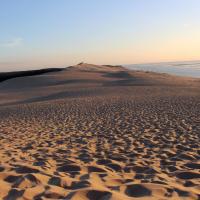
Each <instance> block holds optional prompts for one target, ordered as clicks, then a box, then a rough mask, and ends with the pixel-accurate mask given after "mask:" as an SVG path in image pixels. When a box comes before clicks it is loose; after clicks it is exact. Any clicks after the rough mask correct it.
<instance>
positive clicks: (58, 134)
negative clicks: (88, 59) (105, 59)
mask: <svg viewBox="0 0 200 200" xmlns="http://www.w3.org/2000/svg"><path fill="white" fill-rule="evenodd" d="M199 86H200V81H199V79H192V78H182V77H175V76H170V75H167V74H157V73H150V72H148V73H147V72H140V71H128V70H126V69H124V68H123V67H121V66H107V65H104V66H97V65H89V64H85V63H81V64H79V65H76V66H73V67H70V68H67V69H65V70H62V71H59V72H53V73H48V74H42V75H39V76H31V77H19V78H15V79H10V80H7V81H4V82H2V83H0V133H1V134H0V156H1V159H0V186H1V187H0V199H4V200H10V199H11V200H13V199H24V200H28V199H35V200H39V199H65V200H69V199H72V200H88V199H89V200H129V199H130V200H131V199H147V200H148V199H159V200H161V199H162V200H164V199H200V138H199V134H200V87H199Z"/></svg>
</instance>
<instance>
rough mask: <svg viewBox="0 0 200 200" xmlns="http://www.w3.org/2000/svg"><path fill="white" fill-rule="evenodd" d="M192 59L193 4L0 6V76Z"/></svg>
mask: <svg viewBox="0 0 200 200" xmlns="http://www.w3.org/2000/svg"><path fill="white" fill-rule="evenodd" d="M193 59H195V60H196V59H200V1H199V0H0V71H10V70H23V69H32V68H42V67H54V66H55V67H56V66H68V65H72V64H76V63H78V62H81V61H85V62H89V63H96V64H129V63H143V62H160V61H174V60H193Z"/></svg>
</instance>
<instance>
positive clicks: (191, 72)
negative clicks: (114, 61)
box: [124, 61, 200, 78]
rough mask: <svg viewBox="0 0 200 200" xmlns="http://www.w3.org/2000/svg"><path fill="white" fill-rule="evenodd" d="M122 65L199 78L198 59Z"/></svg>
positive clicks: (132, 68)
mask: <svg viewBox="0 0 200 200" xmlns="http://www.w3.org/2000/svg"><path fill="white" fill-rule="evenodd" d="M124 67H126V68H128V69H131V70H142V71H152V72H158V73H168V74H172V75H178V76H188V77H195V78H200V61H184V62H162V63H149V64H131V65H124Z"/></svg>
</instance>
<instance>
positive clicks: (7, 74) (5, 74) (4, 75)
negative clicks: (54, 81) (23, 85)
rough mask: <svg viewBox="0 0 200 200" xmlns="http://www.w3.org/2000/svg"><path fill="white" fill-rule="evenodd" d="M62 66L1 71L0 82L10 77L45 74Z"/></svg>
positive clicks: (60, 69)
mask: <svg viewBox="0 0 200 200" xmlns="http://www.w3.org/2000/svg"><path fill="white" fill-rule="evenodd" d="M63 69H64V68H48V69H39V70H30V71H18V72H2V73H0V82H3V81H6V80H8V79H12V78H18V77H25V76H36V75H41V74H46V73H50V72H59V71H62V70H63Z"/></svg>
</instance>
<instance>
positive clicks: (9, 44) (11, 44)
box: [0, 38, 23, 48]
mask: <svg viewBox="0 0 200 200" xmlns="http://www.w3.org/2000/svg"><path fill="white" fill-rule="evenodd" d="M22 43H23V39H22V38H14V39H12V40H10V41H7V42H5V43H1V44H0V46H1V47H7V48H13V47H18V46H20V45H21V44H22Z"/></svg>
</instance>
